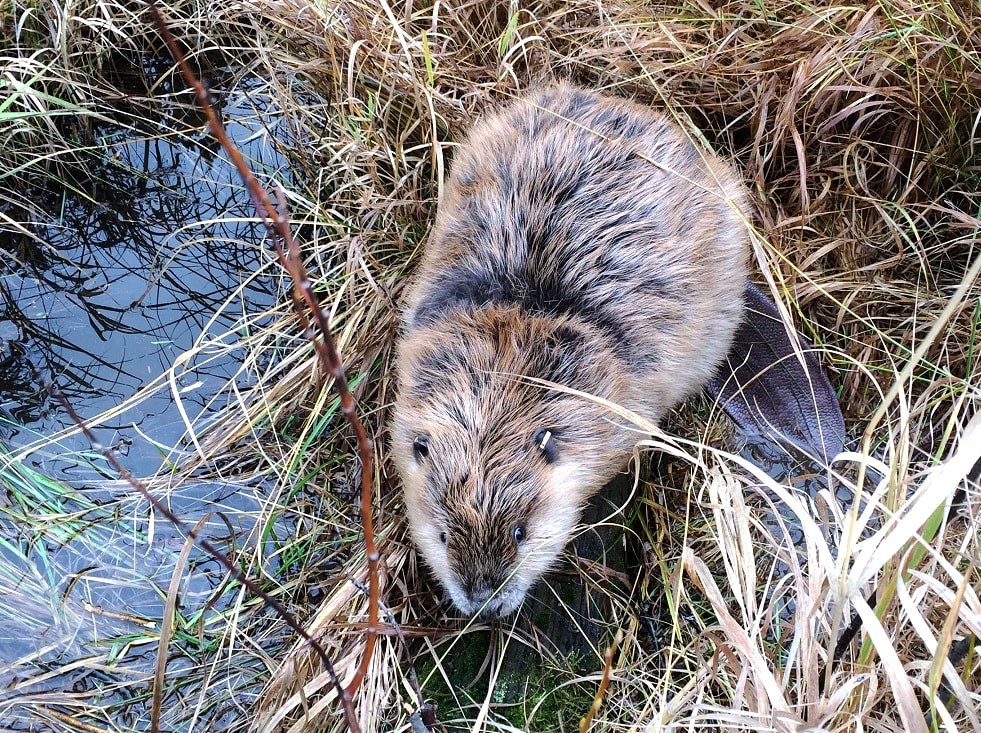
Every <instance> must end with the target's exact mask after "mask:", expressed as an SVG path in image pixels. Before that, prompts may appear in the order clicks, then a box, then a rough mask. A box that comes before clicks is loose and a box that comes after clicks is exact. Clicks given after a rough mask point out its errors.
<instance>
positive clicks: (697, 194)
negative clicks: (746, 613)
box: [391, 83, 751, 618]
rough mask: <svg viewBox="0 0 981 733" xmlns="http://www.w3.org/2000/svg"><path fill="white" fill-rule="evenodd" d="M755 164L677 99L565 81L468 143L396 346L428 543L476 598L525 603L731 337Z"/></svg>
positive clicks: (410, 481)
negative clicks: (631, 420) (732, 163)
mask: <svg viewBox="0 0 981 733" xmlns="http://www.w3.org/2000/svg"><path fill="white" fill-rule="evenodd" d="M749 218H750V213H749V208H748V204H747V193H746V190H745V188H744V185H743V183H742V181H741V180H740V179H739V177H738V176H737V175H736V174H735V173H734V171H733V170H732V169H731V168H730V167H729V165H728V164H726V163H724V162H723V161H721V160H720V159H718V158H717V157H715V156H714V155H712V154H711V153H709V152H707V151H706V150H704V149H702V148H700V147H699V146H697V145H695V144H694V143H693V142H692V140H691V138H690V136H689V135H688V134H686V133H685V132H684V131H683V130H682V129H681V128H680V127H679V126H678V125H677V124H675V123H674V122H673V121H672V120H670V119H669V118H668V117H667V116H665V115H664V114H662V113H660V112H657V111H654V110H653V109H650V108H648V107H645V106H643V105H641V104H638V103H636V102H633V101H630V100H626V99H620V98H613V97H610V96H606V95H603V94H600V93H597V92H594V91H590V90H586V89H582V88H577V87H575V86H573V85H571V84H567V83H558V84H554V85H551V86H547V87H544V88H540V89H538V90H536V91H533V92H531V93H530V94H528V95H527V96H524V97H523V98H520V99H518V100H516V101H514V102H512V103H511V104H509V105H508V106H506V107H504V108H503V109H500V110H498V111H495V112H492V113H490V114H488V115H486V116H484V117H483V118H482V119H481V120H479V121H478V122H477V124H476V125H475V126H474V127H473V128H472V130H471V131H470V132H469V134H468V135H466V137H465V138H464V139H463V141H462V142H461V143H460V144H459V146H458V148H457V150H456V152H455V155H454V158H453V160H452V163H451V166H450V174H449V176H448V179H447V181H446V184H445V188H444V191H443V198H442V201H441V203H440V205H439V207H438V211H437V213H436V217H435V222H434V225H433V228H432V230H431V232H430V235H429V237H428V240H427V241H426V243H425V245H424V247H423V252H422V257H421V262H420V263H419V265H418V270H417V271H416V272H415V273H414V277H413V279H412V281H411V283H410V284H409V286H408V289H407V293H406V296H405V301H404V312H403V314H402V329H401V330H402V333H401V335H400V338H399V342H398V346H397V355H396V359H397V367H396V370H397V379H398V396H397V398H396V401H395V405H394V409H393V417H392V421H391V450H392V455H393V459H394V463H395V465H396V467H397V469H398V472H399V474H400V476H401V480H402V483H403V486H404V496H405V504H406V508H407V512H408V519H409V523H410V527H411V531H412V535H413V538H414V541H415V543H416V544H417V546H418V548H419V549H420V551H421V553H422V555H423V557H424V558H425V560H426V562H427V563H428V565H429V567H430V568H431V569H432V571H433V573H434V574H435V575H436V577H437V578H438V579H439V580H440V582H441V583H442V585H443V586H444V588H445V589H446V591H447V592H448V594H449V597H450V599H451V600H452V602H453V604H454V605H455V606H456V607H457V608H458V609H459V610H460V611H461V612H463V613H464V614H466V615H468V616H469V615H473V614H475V613H479V614H480V615H481V616H483V617H490V618H493V617H499V616H503V615H506V614H509V613H511V612H513V611H514V610H516V609H517V608H518V607H519V606H520V604H521V602H522V600H523V598H524V597H525V594H526V592H527V591H528V589H529V587H530V586H531V585H532V584H533V583H534V582H535V580H536V579H538V578H539V577H540V576H541V575H542V573H544V572H545V571H546V570H547V569H549V568H550V567H551V566H552V565H553V564H554V563H555V561H556V559H557V558H558V556H559V555H560V553H561V552H562V550H563V548H564V547H565V545H566V543H567V542H568V541H569V539H570V537H571V535H572V532H573V530H574V529H575V526H576V524H577V522H578V520H579V517H580V513H581V511H582V509H583V507H584V505H585V504H586V502H587V500H588V499H589V498H590V497H591V496H592V495H593V494H595V493H596V492H597V491H599V490H600V489H601V488H602V487H603V486H604V484H606V483H607V482H608V481H609V480H610V479H611V478H612V477H613V476H614V475H616V473H618V472H619V471H621V470H623V469H624V468H625V466H626V465H627V463H628V462H629V459H630V456H631V455H632V451H633V447H634V445H635V444H636V442H637V440H638V437H639V436H638V434H637V431H636V428H634V429H633V430H632V429H631V427H630V425H629V424H628V423H627V421H626V420H624V419H623V418H622V417H619V416H618V414H617V413H616V412H615V411H613V410H611V405H617V406H621V407H623V408H626V409H628V410H631V411H633V412H635V413H637V414H639V415H641V416H643V417H644V418H646V419H648V420H650V421H658V420H660V418H662V417H663V416H664V414H665V412H666V411H667V410H669V409H670V408H672V407H673V406H675V405H676V404H677V403H678V402H679V401H681V400H682V399H683V398H684V397H685V396H687V395H689V394H690V393H691V392H693V391H695V390H697V389H698V388H699V387H701V386H702V385H703V384H704V383H705V382H706V381H708V380H709V378H710V377H711V376H712V375H713V373H714V372H715V370H716V368H717V367H718V365H719V364H720V362H721V361H722V360H723V358H724V357H725V355H726V352H727V350H728V349H729V345H730V343H731V341H732V338H733V333H734V331H735V329H736V327H737V325H738V324H739V322H740V318H741V315H742V310H743V293H744V289H745V287H746V282H747V269H748V260H749V254H750V249H751V247H750V235H749V224H748V220H749Z"/></svg>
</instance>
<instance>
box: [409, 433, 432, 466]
mask: <svg viewBox="0 0 981 733" xmlns="http://www.w3.org/2000/svg"><path fill="white" fill-rule="evenodd" d="M412 452H413V453H414V454H415V456H416V460H417V461H421V460H422V459H423V458H426V457H427V456H428V455H429V436H428V435H417V436H416V439H415V440H413V441H412Z"/></svg>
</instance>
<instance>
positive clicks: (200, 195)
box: [0, 85, 293, 730]
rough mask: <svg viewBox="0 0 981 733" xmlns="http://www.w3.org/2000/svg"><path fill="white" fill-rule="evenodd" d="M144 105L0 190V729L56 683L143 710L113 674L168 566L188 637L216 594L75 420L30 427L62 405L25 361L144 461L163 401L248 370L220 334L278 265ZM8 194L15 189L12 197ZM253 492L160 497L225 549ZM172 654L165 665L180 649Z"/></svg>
mask: <svg viewBox="0 0 981 733" xmlns="http://www.w3.org/2000/svg"><path fill="white" fill-rule="evenodd" d="M237 88H238V91H237V92H235V93H232V94H227V95H225V96H224V97H223V98H222V99H221V102H222V105H223V112H224V115H225V118H226V120H228V121H229V122H228V123H227V128H228V131H229V133H230V134H231V136H232V137H233V139H235V140H236V141H237V143H238V145H239V146H240V148H241V150H242V152H243V153H244V155H245V156H246V158H247V159H248V160H249V161H250V164H251V166H252V168H253V170H254V171H255V172H256V173H257V174H259V175H260V176H261V177H263V178H265V179H266V180H267V182H268V181H282V182H285V183H286V184H287V185H288V182H289V179H290V174H289V168H288V165H287V162H286V161H285V160H284V159H283V158H282V157H281V156H280V155H279V153H278V152H277V150H276V147H275V140H274V138H275V135H276V133H277V125H278V124H279V120H278V118H277V117H276V116H275V115H274V114H272V113H271V112H269V111H268V110H265V109H263V105H264V100H263V98H262V95H261V92H257V91H256V90H254V89H252V90H250V89H248V88H247V86H242V85H240V86H239V87H237ZM144 116H147V115H145V111H144ZM144 116H141V120H140V123H139V124H138V125H136V124H134V122H133V119H134V118H132V117H125V118H121V119H122V120H123V121H122V122H121V123H120V124H118V125H115V124H100V125H98V126H96V127H94V128H92V129H91V131H90V135H89V137H88V139H87V145H88V148H87V151H85V152H83V153H82V155H83V157H84V160H85V161H87V166H86V170H85V171H84V175H83V176H82V177H83V178H84V180H78V178H77V176H76V178H74V179H72V180H71V181H69V180H66V181H65V185H64V186H61V187H58V186H47V187H44V188H39V189H37V190H29V191H27V190H20V191H18V192H16V195H12V196H9V197H3V199H4V200H5V201H6V202H7V204H8V207H7V208H4V209H3V211H2V213H3V214H4V215H5V217H9V220H12V221H13V222H16V226H4V225H3V224H0V255H5V256H3V257H2V258H0V720H2V721H3V723H4V727H5V729H11V730H27V729H32V730H33V729H34V727H33V726H34V725H35V723H36V721H37V710H38V707H37V706H38V705H39V704H43V705H48V704H55V703H52V702H50V695H51V694H52V693H53V692H55V691H64V690H69V689H70V690H72V691H73V692H74V693H79V694H81V695H83V696H84V694H85V693H86V692H96V691H97V692H96V694H97V696H99V697H101V696H103V695H105V694H106V693H105V692H104V690H105V689H112V690H115V691H116V692H115V695H118V698H119V701H120V705H121V707H120V709H119V717H118V720H117V721H116V722H117V723H118V724H119V725H124V726H126V725H129V726H132V727H134V728H136V729H144V728H146V727H147V725H148V718H147V717H146V702H145V700H144V701H143V702H137V703H136V707H135V708H134V709H130V708H128V707H126V706H124V705H123V701H126V700H131V699H139V698H140V697H141V696H143V697H144V698H145V686H141V684H136V687H135V688H130V687H128V685H129V684H130V682H129V680H142V679H145V678H146V675H147V674H149V673H152V670H153V665H154V663H155V654H156V645H155V643H154V642H155V639H156V635H157V634H158V633H159V628H160V626H159V621H160V619H161V618H162V616H163V613H164V607H165V598H166V594H167V591H168V584H169V583H170V581H171V578H172V577H173V576H174V575H175V571H179V573H178V575H179V577H181V578H182V580H181V586H180V608H181V610H182V612H183V613H184V614H185V616H188V617H193V616H194V614H195V613H200V614H202V616H201V618H202V621H201V623H202V624H204V626H203V627H202V629H203V630H201V631H200V634H201V637H202V641H201V643H202V644H204V643H205V641H204V640H205V639H206V638H207V637H208V634H207V630H206V628H205V627H206V626H207V621H206V620H205V619H206V616H207V614H208V613H210V614H213V615H214V614H218V615H220V613H221V611H222V610H223V609H224V608H226V607H227V605H228V603H229V602H230V601H229V600H228V598H230V597H231V596H234V595H235V594H234V593H232V594H229V593H225V592H224V591H225V590H227V588H226V587H225V586H224V585H223V584H224V583H225V581H226V579H227V573H226V572H225V571H224V569H222V568H220V567H219V566H218V565H217V563H216V562H215V561H213V560H212V559H211V558H210V557H208V556H207V555H205V554H204V553H202V552H199V551H197V550H194V551H193V552H191V553H190V554H189V557H188V558H187V560H186V564H185V565H179V564H178V563H179V562H183V561H181V560H179V558H180V553H181V550H182V548H183V547H184V546H185V541H186V540H185V537H184V536H183V535H182V534H181V533H180V532H179V531H178V530H177V529H175V528H173V527H170V526H169V525H168V524H167V523H166V522H165V521H163V520H160V521H155V522H149V521H148V519H149V517H150V515H151V513H150V512H148V506H147V503H146V501H145V500H144V499H142V498H141V497H139V496H138V495H136V492H135V491H134V490H133V489H132V487H130V486H128V485H127V484H125V483H124V482H121V481H116V480H113V479H112V478H111V476H112V474H111V471H110V470H109V469H108V468H107V467H106V466H105V465H104V461H103V459H101V457H100V456H98V455H96V454H94V453H93V452H92V451H91V450H90V447H89V445H88V442H87V440H86V439H85V438H84V437H83V436H81V435H72V436H67V437H64V438H63V439H59V440H58V442H57V443H55V444H51V443H47V444H45V443H44V436H50V435H54V434H57V433H58V432H59V431H61V430H62V429H64V428H68V427H70V426H71V425H72V422H71V419H70V418H69V416H68V415H67V414H66V413H65V411H64V410H63V409H62V408H61V406H60V404H58V403H57V402H56V401H55V400H54V399H53V398H52V397H51V396H50V395H49V394H48V393H47V391H46V390H44V389H43V388H42V386H41V385H40V384H39V380H38V378H37V373H38V372H40V373H41V374H43V375H44V377H45V378H47V379H52V380H54V381H56V382H57V384H58V385H59V386H60V388H61V389H62V391H63V392H64V393H65V395H66V396H67V398H68V400H69V401H70V402H71V404H72V405H73V406H74V408H75V409H76V410H77V412H78V413H79V414H80V415H82V416H83V417H85V418H86V419H88V420H94V419H95V418H96V416H99V415H101V414H103V413H106V412H107V411H110V410H114V409H116V408H117V407H119V406H120V405H124V406H125V408H124V409H123V410H122V411H120V412H118V413H117V414H114V415H112V416H111V417H108V418H106V419H101V420H99V421H98V424H97V426H96V428H95V429H96V433H97V434H98V437H99V438H100V440H101V441H102V442H103V443H104V444H110V445H112V446H114V447H115V448H116V449H117V451H118V453H119V455H120V458H121V460H122V462H123V463H124V465H125V466H126V467H127V468H129V469H130V470H131V471H132V472H133V473H134V474H136V475H138V476H139V475H144V476H148V475H151V474H153V473H155V472H156V471H157V470H158V469H159V468H160V467H161V465H162V463H163V461H164V460H165V459H168V458H171V457H173V456H174V455H176V453H175V452H174V449H179V448H180V444H181V442H182V440H183V438H184V436H185V431H186V425H185V420H184V418H183V416H182V411H183V413H186V414H188V415H189V416H190V418H191V419H194V418H196V417H197V416H198V415H199V414H203V415H208V414H210V413H212V412H213V411H214V410H215V408H216V407H220V406H221V405H220V404H214V403H213V402H212V401H213V399H214V398H215V395H216V394H218V393H219V391H220V390H221V389H222V388H223V387H225V385H226V383H227V382H228V381H229V380H233V381H234V383H235V384H236V386H237V387H238V388H239V389H241V390H246V389H248V388H249V387H250V386H251V383H252V378H251V377H250V376H249V374H248V373H245V372H243V371H242V370H241V369H240V365H241V359H242V350H241V349H240V348H237V347H236V344H237V343H238V341H239V340H240V339H241V338H243V337H244V336H245V335H246V331H247V328H248V327H247V326H246V325H245V324H246V323H252V324H253V325H254V324H255V323H256V316H257V314H261V313H263V312H264V311H266V310H268V309H270V308H271V307H272V306H274V305H276V304H277V303H280V302H283V299H284V293H282V292H281V281H280V280H279V278H275V277H271V276H267V275H266V274H264V273H266V272H268V271H269V266H270V263H272V262H273V259H274V256H273V255H272V254H271V253H270V252H269V251H268V250H267V249H266V247H265V245H264V243H263V241H262V237H263V230H262V228H261V227H259V226H257V225H256V224H255V222H254V221H253V220H252V219H253V217H254V212H253V210H252V207H251V204H250V202H249V197H248V195H247V194H246V192H245V191H244V189H243V187H242V185H241V183H240V181H239V179H238V175H237V173H236V172H235V171H234V169H233V168H232V167H231V166H230V165H229V164H228V163H227V162H226V161H225V159H224V157H223V155H222V154H219V153H216V152H215V150H214V149H213V148H212V147H211V142H210V140H209V139H208V138H207V137H206V136H204V135H202V134H197V133H196V132H192V133H191V134H187V135H185V134H180V135H179V134H176V133H174V132H173V129H178V128H179V127H180V125H178V124H177V123H175V121H174V119H173V118H172V117H171V116H169V115H159V119H161V120H162V121H161V123H160V124H159V125H156V124H153V123H151V122H149V121H148V120H147V119H145V118H143V117H144ZM191 129H194V128H191ZM76 173H77V172H76ZM3 184H6V185H10V180H9V179H8V180H7V181H5V182H4V181H2V179H0V185H3ZM18 185H19V184H18ZM10 200H19V201H25V200H27V201H29V202H30V210H24V208H23V207H21V208H13V207H10V206H9V201H10ZM0 221H3V220H2V219H0ZM25 232H27V233H25ZM263 268H266V269H263ZM204 341H207V343H208V345H209V347H208V348H206V349H204V350H203V351H202V352H201V353H202V356H200V357H199V358H196V359H190V360H188V362H187V364H186V365H184V366H183V367H182V368H181V369H179V370H175V377H174V379H173V380H172V382H171V381H169V380H168V379H167V378H166V377H167V374H168V371H169V370H171V369H172V367H173V365H174V364H175V363H176V362H181V361H182V360H183V359H184V358H185V355H186V354H187V352H188V350H190V349H192V348H194V347H195V346H197V345H199V344H201V343H202V342H204ZM141 390H142V392H141ZM175 393H176V395H179V402H178V399H177V397H176V395H175ZM137 394H140V395H141V397H140V399H139V400H133V399H132V398H133V396H134V395H137ZM11 456H18V457H20V458H21V459H22V460H19V461H17V460H15V461H11V460H10V458H11ZM261 495H262V487H261V486H251V487H243V486H239V485H237V484H234V483H211V482H185V483H184V484H183V485H181V486H179V487H178V488H176V489H175V490H174V491H172V492H171V493H170V494H169V495H168V497H167V500H168V502H169V504H170V506H171V508H172V509H173V511H175V512H176V513H177V514H178V515H179V516H182V517H184V518H185V519H187V520H190V521H191V523H193V522H194V521H196V520H197V519H199V518H201V517H204V516H206V515H208V514H209V513H210V515H211V519H210V520H209V521H208V523H207V524H205V525H204V526H203V528H202V534H203V535H204V536H207V537H209V539H211V540H212V541H213V542H216V543H219V544H221V545H222V547H223V548H225V549H226V550H227V549H228V548H229V547H236V546H237V547H245V548H249V547H255V546H256V545H257V544H258V545H262V544H263V543H269V542H270V541H271V540H272V539H273V538H275V537H276V536H277V535H279V536H283V535H289V534H290V533H291V531H292V530H293V527H292V522H291V521H290V520H289V519H288V518H282V519H276V520H275V521H273V522H271V523H270V524H269V526H264V525H262V524H261V521H262V520H261V518H262V517H263V516H264V512H263V509H268V507H262V506H260V503H261V498H260V497H261ZM45 517H50V519H51V521H50V522H46V521H45V519H44V518H45ZM222 543H223V544H222ZM257 554H258V555H263V556H266V555H268V554H272V552H271V551H270V552H269V553H267V552H260V553H257ZM222 594H224V595H222ZM209 643H210V642H209ZM185 646H187V642H186V641H185V642H182V643H181V648H183V647H185ZM191 646H193V644H191ZM172 654H173V658H172V661H171V664H170V666H169V669H172V668H173V667H174V665H177V666H179V665H180V664H181V662H180V660H181V659H182V656H181V654H179V653H177V652H176V651H172ZM82 659H88V660H89V662H88V663H86V664H84V665H83V664H79V662H80V660H82ZM246 666H247V665H246ZM260 666H261V665H260ZM96 668H99V669H102V670H103V671H102V672H99V673H94V672H93V670H94V669H96ZM243 670H244V667H243ZM260 671H262V670H261V669H260V668H259V667H257V672H260ZM241 673H244V672H241ZM107 685H108V687H107ZM111 697H112V696H110V699H111ZM44 700H48V702H39V701H44ZM127 705H128V703H127ZM175 714H176V713H175ZM42 717H45V716H42ZM178 721H179V717H178V718H175V719H174V720H173V721H172V722H173V723H174V724H177V723H178ZM7 726H10V727H9V728H7Z"/></svg>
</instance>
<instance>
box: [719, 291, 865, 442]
mask: <svg viewBox="0 0 981 733" xmlns="http://www.w3.org/2000/svg"><path fill="white" fill-rule="evenodd" d="M745 299H746V315H745V316H744V318H743V321H742V323H741V324H740V326H739V329H738V330H737V331H736V336H735V340H734V341H733V345H732V348H731V349H730V351H729V354H728V356H727V357H726V361H724V362H723V363H722V365H721V366H720V367H719V370H718V371H717V372H716V375H715V376H714V377H713V378H712V381H711V382H709V384H708V385H706V390H707V391H708V392H709V394H711V395H712V396H713V397H715V398H716V400H717V401H718V403H719V405H720V406H721V407H722V409H724V410H725V411H726V412H727V413H728V414H729V417H731V418H732V419H733V420H734V421H735V422H736V424H737V425H738V426H739V427H740V428H741V429H742V430H744V431H746V432H750V433H760V432H762V433H763V434H765V435H773V436H774V437H777V438H783V439H784V440H789V441H790V442H792V443H794V444H796V445H797V446H798V447H801V448H803V449H805V450H806V451H807V452H808V453H811V454H813V455H814V456H815V457H817V458H819V459H823V460H824V462H827V461H828V460H830V459H831V458H832V457H834V455H835V454H836V453H839V452H841V451H842V450H843V449H844V444H845V439H846V436H845V420H844V418H843V417H842V414H841V407H840V406H839V404H838V397H837V395H836V394H835V391H834V389H832V387H831V384H830V382H828V378H827V377H826V376H825V374H824V371H823V370H822V368H821V363H820V362H819V361H818V358H817V356H816V355H815V353H814V347H813V346H811V344H809V343H808V342H807V341H806V340H805V339H804V338H803V337H801V336H799V335H798V334H793V339H794V340H796V341H797V345H796V347H795V345H794V344H793V341H792V340H791V335H789V334H788V333H787V329H786V327H785V326H784V323H783V320H782V319H781V318H780V311H778V310H777V307H776V305H774V303H773V301H772V300H770V298H769V297H768V296H766V295H765V294H764V293H763V292H761V291H760V290H759V288H757V287H756V286H755V285H753V284H751V283H750V284H749V285H748V286H747V288H746V295H745Z"/></svg>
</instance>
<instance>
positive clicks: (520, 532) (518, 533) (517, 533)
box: [514, 524, 525, 542]
mask: <svg viewBox="0 0 981 733" xmlns="http://www.w3.org/2000/svg"><path fill="white" fill-rule="evenodd" d="M524 538H525V528H524V526H522V525H520V524H519V525H518V526H517V527H515V528H514V541H515V542H521V540H523V539H524Z"/></svg>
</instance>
